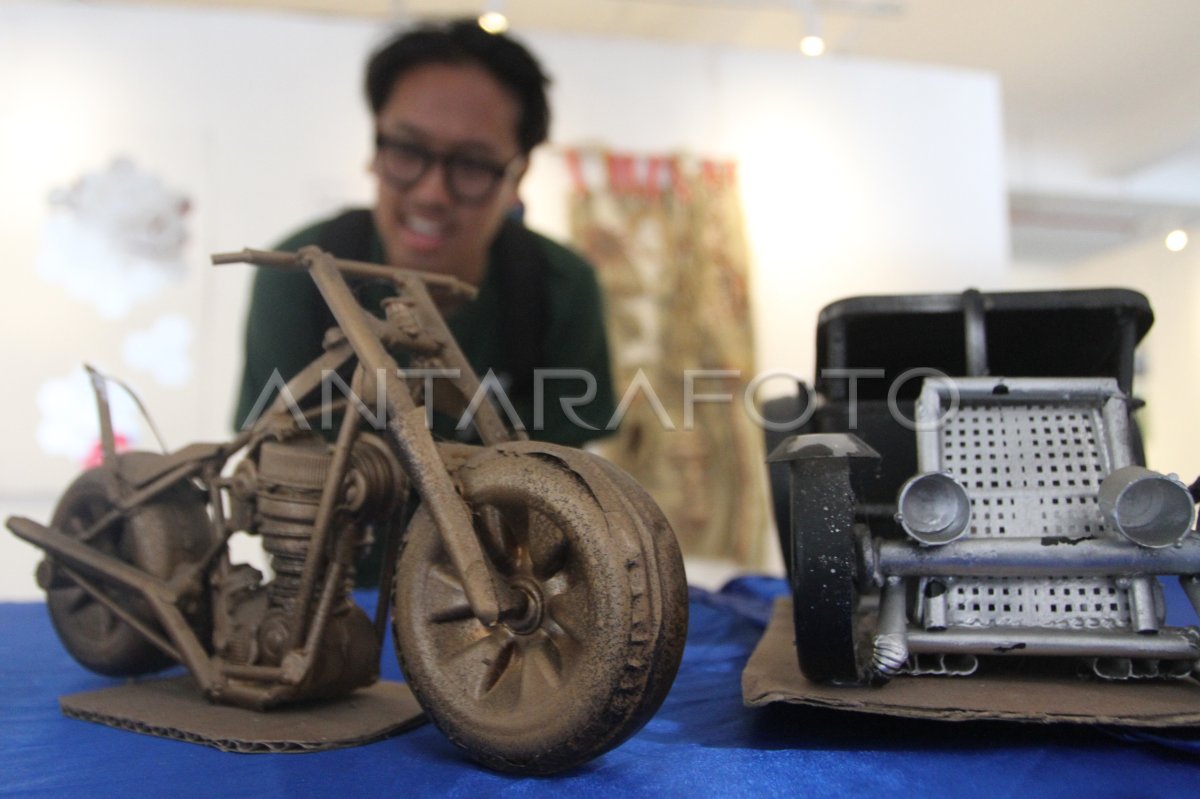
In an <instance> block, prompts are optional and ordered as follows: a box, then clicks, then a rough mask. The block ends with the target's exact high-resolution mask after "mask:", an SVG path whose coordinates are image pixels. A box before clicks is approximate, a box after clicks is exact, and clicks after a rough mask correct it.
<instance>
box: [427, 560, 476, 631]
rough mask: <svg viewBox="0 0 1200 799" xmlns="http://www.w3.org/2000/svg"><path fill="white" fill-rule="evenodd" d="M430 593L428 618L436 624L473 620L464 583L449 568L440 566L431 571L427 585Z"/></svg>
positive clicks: (473, 615)
mask: <svg viewBox="0 0 1200 799" xmlns="http://www.w3.org/2000/svg"><path fill="white" fill-rule="evenodd" d="M425 589H426V591H428V593H429V604H428V608H429V610H428V615H427V616H426V618H427V619H428V620H429V621H430V622H432V623H434V624H442V623H447V622H456V621H463V620H465V619H472V618H474V617H475V614H474V613H472V612H471V605H470V603H468V602H467V594H466V591H465V590H464V589H463V585H462V581H461V580H460V579H459V578H458V575H457V574H455V573H454V572H453V571H452V569H451V568H450V567H448V566H444V565H438V566H434V567H433V568H432V569H430V570H429V580H428V582H427V583H426V585H425Z"/></svg>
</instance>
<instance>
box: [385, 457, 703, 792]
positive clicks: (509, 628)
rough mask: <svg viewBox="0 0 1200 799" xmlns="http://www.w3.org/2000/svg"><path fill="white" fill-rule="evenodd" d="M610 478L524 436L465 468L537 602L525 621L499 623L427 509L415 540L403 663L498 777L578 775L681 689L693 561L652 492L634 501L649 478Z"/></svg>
mask: <svg viewBox="0 0 1200 799" xmlns="http://www.w3.org/2000/svg"><path fill="white" fill-rule="evenodd" d="M609 468H610V467H607V466H606V465H602V463H601V462H600V461H599V459H596V458H594V457H593V456H590V455H587V454H586V453H583V452H580V451H576V450H566V449H563V448H559V447H554V446H551V445H546V444H534V443H528V442H525V443H513V444H505V445H501V446H499V447H496V448H493V449H490V450H488V451H486V452H485V453H483V454H482V455H480V456H478V457H477V458H475V459H474V460H472V461H471V462H469V463H467V464H466V465H465V466H463V467H462V469H461V470H459V472H458V478H459V480H460V484H461V486H462V489H463V495H464V496H465V498H466V500H467V502H468V504H469V505H470V507H471V510H472V513H473V517H474V519H475V525H476V532H477V534H478V535H479V538H480V540H481V542H482V543H483V546H484V551H485V555H486V556H487V557H488V558H489V559H490V561H491V565H492V567H493V572H494V574H496V575H497V576H498V578H499V579H501V580H504V581H506V582H507V583H508V584H509V586H511V587H512V588H514V589H515V590H517V591H520V592H522V593H523V594H525V596H526V597H527V599H528V609H527V612H526V613H525V614H524V615H523V616H522V617H520V618H516V619H509V620H507V621H502V622H500V623H498V624H495V625H493V626H492V627H490V628H489V627H485V626H484V625H483V624H481V623H480V622H479V621H478V620H477V619H476V618H475V617H474V616H473V615H472V614H471V611H470V608H469V606H468V605H467V602H466V598H465V595H464V593H463V589H462V583H461V581H460V580H459V579H458V576H457V573H456V572H455V570H454V568H453V566H452V564H451V563H450V561H449V557H448V555H447V553H446V551H445V549H444V548H443V547H442V545H441V541H440V538H439V535H438V533H437V530H436V528H435V526H434V524H433V521H432V517H431V516H430V515H429V513H428V512H427V510H425V509H422V510H420V511H419V512H418V513H417V515H416V517H415V518H414V520H413V522H412V524H411V525H410V526H409V529H408V531H407V533H406V537H405V543H404V549H403V551H402V553H401V556H400V561H399V565H398V569H397V574H396V581H395V586H394V597H393V600H394V611H395V612H394V615H393V625H394V632H395V641H396V646H397V653H398V656H399V658H400V664H401V667H402V669H403V670H404V673H405V676H406V678H407V679H408V682H409V685H410V687H411V688H412V690H413V693H414V694H415V695H416V697H417V699H418V700H419V701H420V702H421V704H422V706H423V707H424V708H425V710H426V712H427V713H428V715H429V716H430V718H431V719H432V720H433V722H434V723H435V724H436V725H437V726H438V727H439V728H440V729H441V730H442V731H443V732H444V733H445V734H446V736H447V737H448V738H449V739H450V740H451V741H453V742H454V743H455V744H457V745H459V746H461V747H463V748H464V749H466V750H467V751H468V752H469V753H470V755H471V756H472V757H474V758H475V759H476V760H478V761H480V762H481V763H483V764H485V765H487V766H489V767H491V768H495V769H498V770H502V771H511V772H518V773H524V774H549V773H554V772H559V771H564V770H567V769H570V768H573V767H575V766H578V765H580V764H582V763H584V762H586V761H587V760H590V759H591V758H594V757H596V756H597V755H600V754H601V753H603V752H605V751H607V750H609V749H611V748H613V747H615V746H617V745H618V744H620V743H621V742H622V741H624V740H626V739H627V738H628V737H629V736H631V735H632V734H633V733H634V732H636V731H637V730H638V729H640V728H641V726H642V725H643V724H644V723H645V722H646V721H647V720H648V719H649V718H650V716H652V715H653V713H654V712H655V711H656V710H657V709H658V707H659V705H661V703H662V701H663V699H664V698H665V697H666V694H667V692H668V690H669V689H670V686H671V683H672V681H673V680H674V676H675V672H676V670H677V669H678V666H679V660H680V657H681V655H682V651H683V644H684V638H685V637H686V634H687V586H686V580H685V579H684V576H683V568H682V559H681V558H680V556H679V550H678V546H677V545H676V543H675V540H674V536H673V534H672V533H671V531H670V527H669V526H668V525H667V524H666V521H665V519H663V518H662V515H661V513H660V512H659V511H658V509H657V507H656V506H654V504H653V502H652V501H651V500H650V499H649V497H647V496H645V495H644V493H636V492H635V493H634V494H633V495H632V498H629V497H626V495H625V494H624V493H623V491H624V490H628V488H629V486H630V485H632V486H633V487H634V488H636V484H633V483H632V481H631V480H629V479H628V478H623V475H619V473H617V474H618V475H619V476H616V477H614V473H612V472H610V471H609ZM622 478H623V479H622ZM624 481H628V483H625V482H624ZM637 491H638V492H640V489H638V490H637Z"/></svg>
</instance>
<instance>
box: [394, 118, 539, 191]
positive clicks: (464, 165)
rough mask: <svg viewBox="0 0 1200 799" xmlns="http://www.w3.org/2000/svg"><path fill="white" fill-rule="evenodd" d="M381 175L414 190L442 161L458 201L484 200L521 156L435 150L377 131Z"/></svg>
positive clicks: (400, 186)
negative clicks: (499, 159)
mask: <svg viewBox="0 0 1200 799" xmlns="http://www.w3.org/2000/svg"><path fill="white" fill-rule="evenodd" d="M375 147H376V152H377V154H378V155H377V157H378V159H379V173H380V177H381V178H383V179H384V180H386V181H387V182H388V183H390V184H392V185H393V186H395V187H396V188H398V189H411V188H412V187H413V186H415V185H417V184H418V183H419V182H420V181H421V178H423V177H425V174H426V173H427V172H428V171H429V168H430V167H432V166H433V165H434V164H441V166H442V179H443V180H444V181H445V182H446V190H447V191H448V192H449V193H450V196H451V197H453V198H454V200H455V202H460V203H465V204H468V205H472V204H478V203H482V202H484V201H485V200H487V199H488V197H490V196H491V195H492V192H494V191H495V190H496V187H497V186H499V185H500V181H501V180H503V179H504V177H505V176H506V175H507V174H508V172H509V170H511V169H512V168H513V166H514V164H516V163H517V162H518V160H519V159H520V158H521V154H520V153H518V154H516V155H514V156H513V157H512V158H510V159H509V160H508V162H507V163H503V164H499V163H496V162H495V161H489V160H488V159H486V158H479V157H476V156H472V155H458V154H455V153H435V152H434V151H433V150H430V149H429V148H427V147H423V146H421V145H420V144H414V143H413V142H409V141H405V140H403V139H394V138H392V137H390V136H387V135H385V134H383V133H377V134H375Z"/></svg>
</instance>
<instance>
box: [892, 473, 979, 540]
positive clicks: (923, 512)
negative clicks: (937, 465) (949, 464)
mask: <svg viewBox="0 0 1200 799" xmlns="http://www.w3.org/2000/svg"><path fill="white" fill-rule="evenodd" d="M896 521H898V522H899V523H900V526H901V527H903V528H904V531H905V532H906V533H908V534H909V535H910V536H911V537H912V538H913V539H915V540H916V541H918V542H919V543H922V544H930V545H936V544H948V543H950V542H951V541H954V540H956V539H958V538H961V537H962V536H963V535H964V534H965V533H966V532H967V524H968V523H969V522H970V521H971V500H970V499H969V498H968V497H967V492H966V490H965V489H964V488H963V487H962V486H961V485H959V484H958V482H957V481H956V480H955V479H954V478H953V477H951V476H950V475H948V474H942V473H940V472H928V473H926V474H918V475H915V476H913V477H910V478H909V479H908V480H907V481H906V482H905V483H904V485H903V486H901V487H900V493H899V495H898V499H897V500H896Z"/></svg>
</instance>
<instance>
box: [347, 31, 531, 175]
mask: <svg viewBox="0 0 1200 799" xmlns="http://www.w3.org/2000/svg"><path fill="white" fill-rule="evenodd" d="M427 64H472V65H475V66H479V67H482V68H483V69H484V70H486V71H487V72H488V73H489V74H490V75H491V76H492V77H494V78H495V79H496V80H497V81H498V82H499V83H500V85H501V86H503V87H505V88H506V89H508V91H510V92H511V93H512V94H513V97H514V98H515V99H516V100H517V102H518V104H519V105H520V107H521V118H520V120H519V122H518V123H517V143H518V144H519V145H520V147H521V151H522V152H524V153H529V152H530V151H531V150H532V149H533V148H534V147H536V146H537V145H539V144H541V143H542V142H544V141H545V140H546V137H547V136H548V135H549V132H550V105H549V103H548V102H547V100H546V87H547V86H548V85H549V84H550V79H549V78H548V77H547V76H546V74H545V73H544V72H543V71H542V66H541V64H539V63H538V61H537V59H536V58H534V57H533V54H532V53H530V52H529V51H528V50H526V49H525V47H524V46H523V45H521V44H519V43H518V42H516V41H515V40H514V39H511V38H509V37H508V36H505V35H503V34H494V33H488V32H487V31H485V30H483V28H481V27H479V23H478V22H476V21H475V20H473V19H470V20H468V19H460V20H454V21H451V22H445V23H434V24H425V25H421V26H419V27H417V28H413V29H410V30H407V31H405V32H403V33H401V34H399V35H397V36H395V37H393V38H392V39H390V40H388V41H387V42H385V43H384V44H383V46H381V47H380V48H379V49H378V50H376V51H375V53H374V54H373V55H372V56H371V59H370V61H368V62H367V80H366V89H367V101H368V102H369V103H370V105H371V111H372V112H373V113H374V114H375V115H376V116H378V115H379V111H380V109H382V108H383V105H384V103H386V102H387V100H388V97H389V96H391V93H392V87H394V86H395V85H396V82H397V81H398V80H399V79H400V78H401V77H402V76H403V75H404V74H405V73H406V72H408V71H409V70H412V69H414V68H416V67H420V66H425V65H427Z"/></svg>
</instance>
